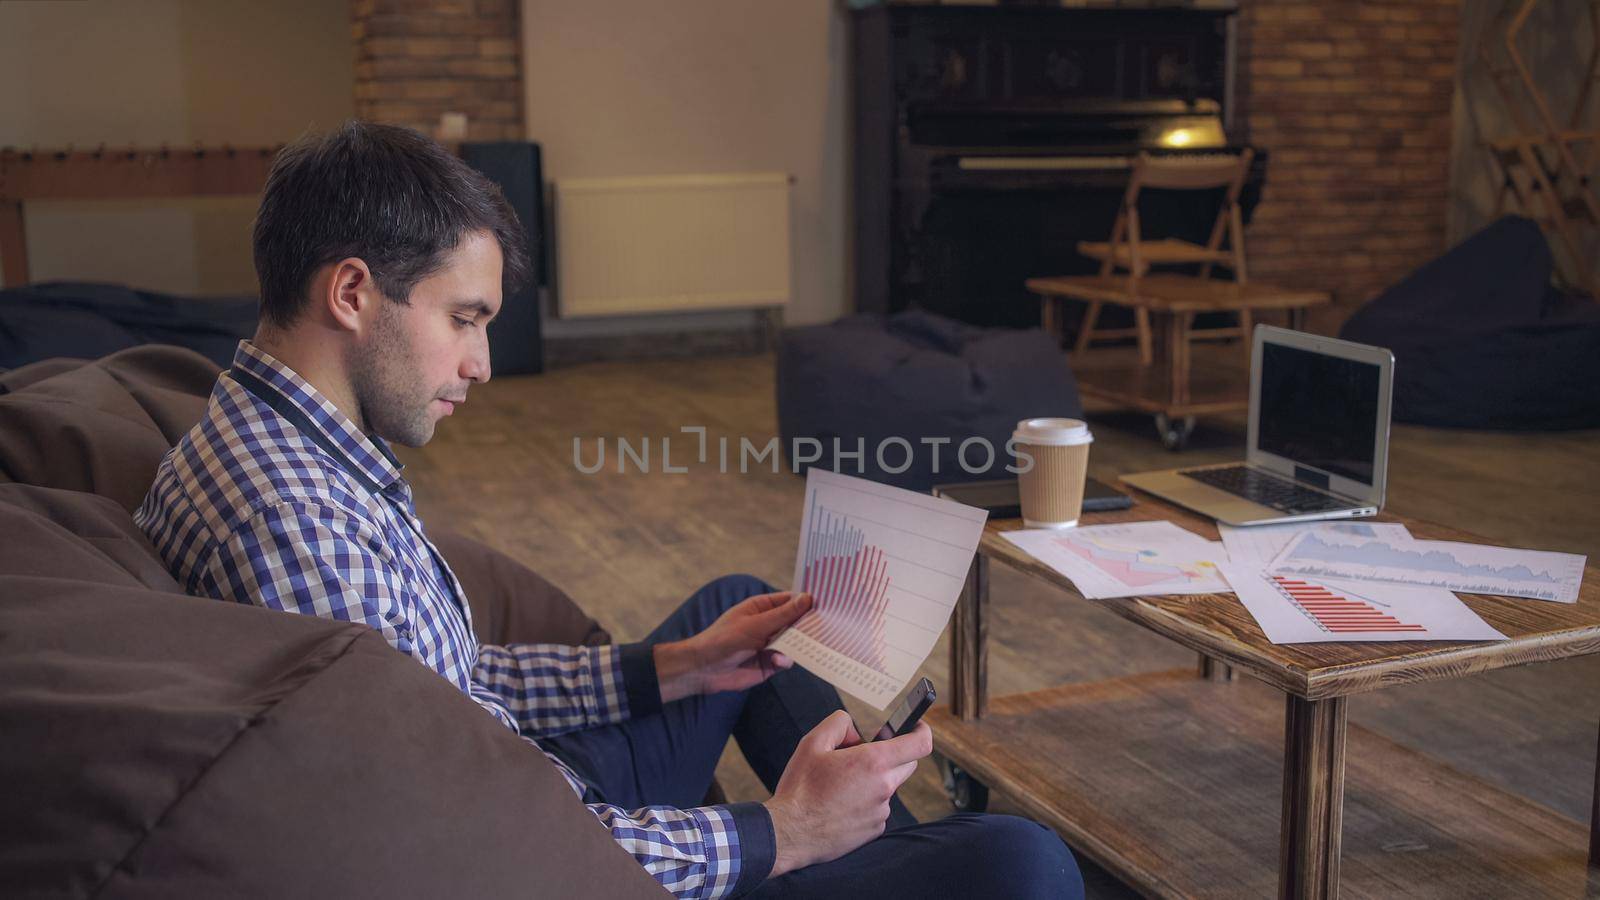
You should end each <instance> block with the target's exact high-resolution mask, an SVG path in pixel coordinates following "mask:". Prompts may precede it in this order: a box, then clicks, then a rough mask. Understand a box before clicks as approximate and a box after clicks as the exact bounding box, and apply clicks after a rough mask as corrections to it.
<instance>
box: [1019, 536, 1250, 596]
mask: <svg viewBox="0 0 1600 900" xmlns="http://www.w3.org/2000/svg"><path fill="white" fill-rule="evenodd" d="M1005 537H1006V539H1007V540H1009V541H1011V543H1013V544H1016V545H1017V546H1018V547H1021V548H1022V549H1023V550H1026V551H1027V552H1028V553H1029V555H1031V556H1033V557H1034V558H1035V559H1037V560H1039V561H1040V562H1042V563H1044V564H1045V565H1047V566H1049V567H1050V568H1052V569H1055V570H1056V571H1057V572H1060V573H1061V574H1063V575H1065V576H1067V577H1068V578H1070V579H1072V583H1073V585H1074V586H1076V587H1077V589H1078V592H1079V593H1081V594H1083V595H1084V596H1085V597H1088V598H1091V599H1102V598H1106V597H1140V596H1148V595H1153V594H1213V593H1231V592H1232V590H1233V589H1232V588H1230V587H1229V586H1228V582H1227V581H1225V580H1224V579H1223V577H1222V575H1221V574H1220V573H1218V571H1217V563H1218V562H1225V561H1226V560H1227V558H1228V555H1227V552H1226V551H1225V550H1224V549H1223V547H1222V544H1221V543H1219V542H1217V541H1208V540H1206V539H1205V538H1203V537H1200V536H1199V535H1197V534H1195V533H1194V532H1192V531H1185V530H1184V529H1182V528H1180V527H1178V526H1177V525H1174V524H1173V523H1171V522H1128V523H1126V524H1121V525H1080V526H1078V527H1077V528H1068V529H1063V530H1059V531H1056V530H1046V529H1024V530H1022V531H1008V532H1006V533H1005Z"/></svg>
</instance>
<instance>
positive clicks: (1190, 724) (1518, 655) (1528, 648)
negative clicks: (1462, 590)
mask: <svg viewBox="0 0 1600 900" xmlns="http://www.w3.org/2000/svg"><path fill="white" fill-rule="evenodd" d="M1136 498H1137V500H1136V503H1135V505H1134V506H1133V508H1132V509H1128V510H1124V511H1120V512H1115V513H1092V514H1086V515H1085V516H1084V517H1083V522H1084V524H1086V525H1093V524H1104V523H1112V522H1136V521H1145V520H1153V519H1167V520H1170V521H1172V522H1175V523H1177V524H1178V525H1180V526H1182V527H1184V528H1188V529H1189V530H1191V531H1194V532H1196V533H1198V534H1200V535H1203V536H1205V537H1207V538H1210V539H1216V538H1217V536H1218V535H1217V529H1216V526H1215V525H1214V524H1213V523H1212V522H1211V520H1209V519H1205V518H1202V517H1200V516H1197V515H1194V514H1192V513H1189V512H1187V511H1185V510H1182V509H1179V508H1177V507H1175V506H1172V505H1170V504H1168V503H1165V502H1164V501H1161V500H1159V499H1157V498H1154V497H1151V496H1149V495H1147V494H1137V493H1136ZM1378 518H1379V520H1380V521H1391V522H1404V523H1405V524H1406V525H1407V526H1408V527H1409V528H1410V529H1411V531H1412V533H1413V534H1414V535H1416V536H1417V537H1419V538H1430V539H1448V540H1468V541H1471V540H1474V538H1473V537H1472V536H1471V535H1468V534H1465V533H1463V532H1460V531H1456V530H1454V529H1450V528H1445V527H1441V526H1437V525H1431V524H1428V523H1425V522H1413V521H1410V520H1407V519H1404V518H1401V517H1397V516H1392V515H1383V516H1379V517H1378ZM1020 527H1021V522H1020V520H1014V519H1013V520H1003V521H994V522H990V523H989V525H988V526H987V528H986V529H985V531H984V535H983V540H982V542H981V543H980V545H979V550H978V558H977V559H976V560H975V561H974V563H973V567H972V570H971V572H970V573H969V574H968V580H967V587H966V590H965V591H964V592H963V594H962V597H961V600H960V602H959V603H958V604H957V607H956V611H955V615H954V619H953V624H952V632H951V645H950V679H951V686H950V693H951V696H950V701H951V702H950V705H949V706H947V707H939V708H936V709H935V710H934V711H932V712H930V713H929V722H930V723H931V724H932V725H933V729H934V743H935V748H936V750H937V751H938V752H939V753H940V754H942V755H943V756H944V757H945V758H946V759H948V760H949V761H950V762H951V763H953V764H954V765H955V766H956V767H957V768H958V771H960V772H962V773H963V777H970V778H974V779H977V780H978V781H979V782H981V783H983V784H986V785H988V786H989V787H992V788H994V789H996V790H998V791H1001V792H1003V793H1004V794H1005V795H1006V796H1007V797H1008V798H1010V799H1011V800H1012V801H1014V802H1015V804H1016V805H1017V806H1019V807H1020V808H1021V809H1022V810H1023V811H1025V812H1026V813H1027V814H1028V815H1030V816H1033V817H1034V818H1036V819H1038V820H1039V821H1041V822H1044V823H1046V824H1048V825H1050V826H1051V827H1053V828H1055V829H1056V830H1057V831H1058V832H1060V833H1061V834H1062V835H1063V836H1064V837H1065V838H1066V839H1067V841H1068V843H1070V844H1072V846H1073V847H1074V848H1075V849H1077V850H1078V851H1079V852H1081V853H1083V854H1084V855H1086V856H1088V857H1090V858H1092V859H1093V860H1094V861H1095V862H1097V863H1098V864H1100V865H1101V866H1102V867H1104V868H1105V869H1107V870H1108V871H1110V872H1111V873H1112V874H1113V875H1115V876H1116V877H1117V878H1119V879H1121V880H1122V881H1123V882H1125V883H1126V884H1128V885H1130V886H1132V887H1133V888H1135V889H1136V890H1138V891H1140V892H1141V893H1143V894H1146V895H1148V896H1155V897H1192V896H1211V897H1263V896H1270V895H1271V894H1272V893H1273V892H1274V891H1276V892H1277V894H1278V896H1280V897H1306V898H1313V897H1314V898H1324V897H1334V896H1338V895H1340V893H1341V888H1342V891H1343V893H1344V894H1345V895H1346V896H1351V897H1374V898H1388V897H1395V896H1401V895H1405V896H1421V895H1426V896H1444V897H1453V898H1458V897H1479V896H1493V897H1499V898H1508V897H1524V896H1526V897H1550V896H1567V897H1570V896H1582V895H1583V894H1584V891H1585V887H1586V885H1587V886H1588V889H1589V890H1590V891H1591V892H1594V891H1595V890H1596V885H1600V878H1597V877H1596V874H1595V873H1596V872H1597V871H1600V870H1597V869H1596V868H1595V867H1596V862H1597V860H1600V843H1597V841H1600V838H1597V835H1600V800H1597V801H1596V804H1595V807H1594V821H1593V822H1591V823H1590V827H1588V828H1585V827H1584V825H1583V824H1582V823H1579V822H1576V821H1573V820H1572V819H1569V818H1567V817H1565V816H1562V815H1560V814H1558V813H1556V812H1555V811H1553V810H1551V809H1549V808H1547V807H1545V806H1542V805H1540V804H1538V803H1535V802H1533V801H1530V800H1527V799H1524V798H1522V797H1520V796H1518V795H1516V794H1512V793H1508V792H1506V791H1504V790H1502V789H1500V788H1497V787H1495V786H1493V785H1490V784H1488V783H1486V782H1484V781H1482V780H1480V779H1478V778H1475V777H1473V776H1470V775H1467V774H1465V773H1462V772H1459V771H1457V770H1455V769H1452V768H1450V767H1449V766H1447V765H1445V764H1443V763H1442V762H1439V761H1437V760H1434V759H1431V758H1429V757H1427V756H1425V755H1424V754H1421V753H1419V752H1417V751H1415V750H1412V749H1409V748H1407V747H1405V746H1402V745H1400V744H1397V743H1395V742H1394V741H1391V740H1389V739H1387V738H1385V737H1383V736H1381V735H1379V734H1377V733H1376V732H1373V731H1369V730H1367V729H1365V728H1362V727H1361V726H1359V725H1349V724H1347V721H1346V698H1347V697H1349V696H1351V695H1353V694H1360V693H1364V692H1367V691H1378V690H1384V689H1386V688H1389V687H1393V686H1395V685H1401V684H1413V683H1418V682H1425V681H1436V680H1442V679H1448V678H1462V677H1465V676H1468V675H1473V674H1477V673H1479V672H1487V671H1490V670H1493V669H1499V668H1503V667H1506V666H1514V665H1525V664H1532V663H1542V662H1550V661H1553V660H1559V659H1566V658H1569V657H1574V656H1582V655H1586V654H1590V653H1596V652H1600V572H1597V571H1596V569H1595V566H1593V565H1590V566H1589V567H1588V569H1587V570H1586V572H1585V575H1584V582H1583V589H1582V592H1581V595H1580V597H1579V600H1578V602H1577V603H1576V604H1570V605H1569V604H1558V603H1547V602H1543V601H1539V600H1521V599H1513V598H1506V597H1491V596H1481V595H1475V594H1463V595H1461V596H1462V598H1463V600H1464V601H1465V602H1466V603H1467V605H1468V606H1470V607H1472V609H1473V610H1474V611H1476V612H1477V613H1478V614H1479V615H1481V616H1482V617H1483V618H1484V619H1485V620H1487V621H1488V622H1489V624H1491V625H1493V626H1494V627H1496V628H1498V629H1499V630H1500V631H1501V632H1502V633H1504V634H1506V635H1508V637H1509V640H1506V641H1501V642H1494V643H1449V642H1410V643H1373V642H1366V643H1346V644H1301V645H1283V646H1280V645H1275V644H1273V643H1272V642H1270V641H1268V640H1267V638H1266V636H1265V635H1263V634H1262V632H1261V629H1260V628H1259V627H1257V625H1256V623H1255V620H1254V619H1253V618H1251V616H1250V614H1249V612H1248V611H1246V610H1245V608H1244V606H1243V605H1242V604H1240V603H1239V601H1238V599H1237V598H1236V597H1235V596H1233V595H1232V594H1205V595H1199V596H1161V597H1139V598H1124V599H1114V600H1085V599H1084V598H1083V596H1082V595H1081V594H1079V593H1078V592H1077V591H1076V590H1075V589H1074V588H1073V587H1072V583H1071V582H1070V581H1069V580H1068V579H1066V578H1065V577H1064V576H1062V575H1060V574H1059V573H1057V572H1055V571H1054V570H1052V569H1050V568H1048V567H1047V566H1045V565H1044V564H1042V563H1040V562H1038V561H1037V560H1035V559H1034V558H1033V557H1031V556H1029V555H1027V554H1026V553H1024V552H1023V551H1022V550H1020V549H1018V548H1017V547H1016V546H1015V545H1013V544H1011V543H1010V542H1009V541H1007V540H1005V539H1004V538H1003V537H1002V536H1001V535H1002V533H1003V532H1005V531H1010V530H1013V529H1016V528H1020ZM1478 542H1479V543H1482V542H1483V541H1482V540H1481V539H1479V540H1478ZM993 562H999V563H1001V564H1003V565H1006V566H1010V567H1012V568H1014V569H1016V570H1018V571H1020V572H1022V573H1024V574H1026V575H1028V576H1030V577H1032V578H1037V579H1040V580H1042V581H1044V582H1046V583H1048V584H1050V585H1053V586H1055V587H1057V588H1059V589H1060V590H1061V592H1062V594H1063V595H1064V596H1063V598H1062V599H1063V602H1088V603H1094V604H1097V605H1099V606H1101V607H1103V608H1105V609H1108V610H1110V611H1111V612H1114V613H1116V614H1117V615H1119V616H1122V617H1123V618H1125V619H1129V620H1131V621H1133V622H1136V623H1138V624H1140V625H1142V626H1144V627H1146V628H1148V629H1150V630H1151V631H1154V632H1156V633H1157V634H1160V635H1162V636H1164V637H1166V638H1168V639H1169V640H1172V641H1175V642H1177V643H1179V644H1181V645H1183V646H1184V647H1187V648H1189V649H1192V650H1195V651H1196V652H1198V653H1199V654H1200V660H1201V662H1200V665H1199V671H1198V673H1196V672H1195V671H1193V670H1187V669H1185V670H1178V671H1169V672H1156V673H1150V674H1143V675H1136V676H1132V677H1127V678H1120V679H1113V680H1109V681H1100V682H1093V683H1087V684H1069V685H1063V686H1060V687H1054V688H1049V689H1046V690H1042V691H1034V692H1031V693H1024V694H1012V695H1008V696H1003V697H994V698H990V697H988V696H987V686H986V666H987V659H986V652H987V642H986V638H987V629H988V624H987V623H988V619H989V616H988V607H989V603H990V598H989V567H990V565H991V564H992V563H993ZM1071 651H1072V648H1071V647H1062V648H1061V652H1063V653H1070V652H1071ZM1234 671H1241V672H1243V673H1245V674H1247V675H1249V676H1252V677H1250V678H1234V677H1233V673H1234ZM1280 710H1281V713H1280ZM1596 772H1597V775H1600V765H1597V768H1596ZM1347 775H1348V781H1347ZM1341 875H1342V879H1341Z"/></svg>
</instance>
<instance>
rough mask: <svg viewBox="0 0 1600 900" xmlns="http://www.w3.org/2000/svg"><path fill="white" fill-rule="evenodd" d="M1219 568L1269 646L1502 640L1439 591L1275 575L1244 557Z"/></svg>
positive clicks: (1447, 593) (1448, 595)
mask: <svg viewBox="0 0 1600 900" xmlns="http://www.w3.org/2000/svg"><path fill="white" fill-rule="evenodd" d="M1221 568H1222V573H1223V575H1224V576H1226V577H1227V579H1228V583H1229V584H1231V585H1233V588H1234V591H1235V592H1236V593H1237V594H1238V595H1239V602H1241V603H1243V604H1244V606H1245V609H1248V610H1249V611H1250V615H1251V616H1253V617H1254V618H1255V620H1256V624H1258V625H1260V626H1261V630H1262V631H1263V632H1264V633H1265V634H1266V636H1267V639H1268V640H1270V641H1272V642H1273V643H1274V644H1314V643H1325V642H1329V641H1498V640H1504V639H1505V635H1503V634H1501V633H1500V632H1499V631H1496V630H1495V629H1494V628H1493V627H1492V626H1490V625H1489V623H1488V622H1485V621H1484V620H1483V619H1481V618H1479V617H1478V614H1477V613H1475V612H1473V611H1472V610H1471V608H1469V607H1468V606H1467V605H1466V604H1465V603H1463V602H1461V600H1460V598H1458V597H1457V596H1456V595H1455V594H1452V593H1450V592H1449V591H1447V590H1445V589H1444V588H1436V587H1417V586H1414V585H1402V584H1383V583H1378V582H1371V581H1365V582H1362V581H1345V580H1335V579H1331V578H1318V579H1316V580H1312V579H1309V578H1298V577H1294V576H1290V575H1273V574H1271V573H1268V572H1262V571H1261V570H1260V569H1258V568H1257V567H1256V566H1255V565H1254V564H1252V563H1248V562H1247V563H1224V564H1223V565H1222V566H1221Z"/></svg>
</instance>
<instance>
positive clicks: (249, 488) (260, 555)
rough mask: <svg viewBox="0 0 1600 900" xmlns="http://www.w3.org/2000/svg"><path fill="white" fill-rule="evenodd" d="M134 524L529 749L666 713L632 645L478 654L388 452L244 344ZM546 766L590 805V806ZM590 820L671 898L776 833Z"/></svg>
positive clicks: (751, 812) (751, 823)
mask: <svg viewBox="0 0 1600 900" xmlns="http://www.w3.org/2000/svg"><path fill="white" fill-rule="evenodd" d="M135 520H136V521H137V522H138V524H139V527H140V528H141V529H143V530H144V532H145V533H146V534H147V535H149V536H150V540H151V542H152V543H154V544H155V546H156V549H157V550H158V551H159V552H160V553H161V555H162V557H163V559H165V560H166V563H167V566H168V568H169V569H171V570H172V573H173V575H174V576H175V577H176V578H177V579H178V581H179V583H180V584H182V585H183V586H184V589H185V590H186V591H188V592H189V593H191V594H196V595H200V596H208V597H214V598H217V599H220V600H232V601H234V602H237V603H250V604H255V605H258V606H264V607H267V608H269V609H277V610H284V611H287V612H297V613H305V614H308V615H315V616H322V617H324V618H329V619H337V620H340V621H352V622H364V623H366V624H367V625H370V626H371V627H373V628H375V629H377V630H378V631H380V632H382V634H383V636H384V637H385V638H387V639H388V641H389V643H390V644H392V645H393V646H394V647H395V648H396V649H398V650H400V651H401V652H402V653H407V654H410V655H411V656H412V657H414V658H415V659H416V660H417V661H418V662H420V663H422V664H423V665H425V666H428V667H429V668H431V669H433V670H434V671H435V672H438V673H439V674H440V675H441V676H443V677H444V678H446V679H448V680H449V681H450V683H452V684H454V685H455V686H456V687H457V688H459V689H460V690H461V691H462V692H463V693H464V694H466V695H468V696H469V697H471V698H472V699H473V700H475V701H477V703H478V704H479V705H480V706H481V707H483V708H484V709H485V710H486V711H487V712H489V713H490V714H491V715H493V716H494V717H495V718H497V719H499V720H500V722H502V723H503V724H504V725H505V726H506V727H507V728H510V729H512V730H514V731H516V732H518V733H519V734H521V735H522V736H523V737H524V739H526V740H528V741H529V742H530V743H533V744H534V745H535V746H537V741H536V740H535V739H536V738H538V737H541V736H551V735H556V734H560V733H562V732H567V731H573V730H577V729H582V728H593V727H596V726H599V725H606V724H610V723H614V722H620V721H622V720H624V719H627V718H628V717H629V716H641V715H648V714H650V713H653V712H656V711H658V710H659V709H660V705H661V696H660V689H659V686H658V684H657V681H656V673H655V663H654V659H653V656H652V652H651V649H650V648H649V647H647V646H644V645H642V644H633V645H624V646H620V647H618V646H608V647H567V646H561V645H557V644H511V645H507V646H496V645H492V644H480V643H479V642H478V639H477V636H476V635H475V634H474V633H473V630H472V613H471V610H470V609H469V608H468V606H467V603H466V598H465V594H464V593H463V592H462V590H461V585H460V583H459V582H458V581H457V580H456V577H455V574H454V573H452V572H451V571H450V567H449V566H448V565H446V564H445V562H444V560H443V558H442V557H441V556H440V555H439V552H438V550H436V549H435V548H434V546H433V544H432V542H430V541H429V540H428V538H427V536H426V535H425V534H424V533H423V530H422V523H421V522H420V521H419V520H418V519H417V517H416V512H415V507H414V506H413V504H412V500H411V489H410V487H409V486H408V485H407V484H406V482H405V480H404V479H403V478H401V475H400V464H399V463H398V462H397V461H396V460H395V459H394V457H393V456H392V455H391V454H390V452H389V448H388V447H387V446H386V445H385V444H384V443H383V441H382V440H381V439H379V438H376V437H369V436H367V435H365V434H363V433H362V432H361V431H359V430H358V429H357V428H356V427H355V425H354V423H352V422H351V421H350V420H349V419H348V418H347V417H346V416H345V415H344V414H343V413H341V412H340V411H339V410H338V408H337V407H335V406H334V405H333V404H332V403H330V402H329V401H328V400H327V399H326V398H325V397H323V396H322V395H321V394H320V393H318V392H317V390H316V389H315V388H313V387H312V386H311V385H310V384H309V383H308V382H306V381H305V380H304V379H302V378H301V377H300V376H299V375H297V374H296V373H295V372H294V371H293V370H292V369H290V368H289V367H287V366H285V365H284V364H282V363H280V362H278V361H277V360H276V359H274V358H272V356H270V355H269V354H267V353H265V352H264V351H262V350H261V349H259V348H257V347H256V346H254V345H253V344H251V343H250V342H249V341H244V342H242V343H241V344H240V345H239V350H238V353H237V354H236V355H235V357H234V365H233V368H232V369H231V370H230V371H229V372H227V373H226V374H225V375H223V377H221V378H219V379H217V385H216V388H215V389H214V390H213V391H212V394H211V399H210V402H209V404H208V406H207V408H206V415H205V418H204V419H202V420H201V422H200V424H198V425H196V426H195V427H194V429H193V430H191V431H190V432H189V433H188V434H187V435H186V436H185V437H184V438H183V440H181V441H179V442H178V444H177V446H175V447H173V449H172V451H171V452H170V453H168V454H167V456H166V459H164V460H163V461H162V463H161V467H160V469H159V470H158V471H157V474H156V480H155V484H154V485H153V486H152V487H151V489H150V494H149V496H147V497H146V498H145V501H144V504H143V505H142V506H141V507H140V508H139V511H138V512H137V513H136V514H135ZM541 749H543V748H541ZM544 752H545V755H546V756H548V757H549V758H550V760H551V761H552V762H554V763H555V765H556V768H557V769H558V770H559V771H560V772H561V774H562V775H563V776H565V778H566V779H567V782H568V783H569V784H571V785H572V789H573V790H574V791H576V792H577V793H578V794H579V795H580V796H581V797H583V799H584V800H585V801H599V800H600V797H599V796H598V794H597V792H596V791H595V790H594V789H593V788H592V787H589V786H587V785H585V784H584V782H583V781H582V779H580V778H579V777H578V776H577V774H576V773H574V772H573V771H572V770H571V769H570V768H568V767H567V766H566V765H565V764H564V763H562V762H561V760H559V759H557V758H556V757H555V756H553V755H551V754H550V753H549V751H544ZM588 805H589V809H590V810H591V811H592V812H593V813H594V814H595V816H596V817H598V818H599V819H600V821H601V823H602V824H604V825H605V827H606V828H608V829H609V830H610V831H611V834H612V836H613V837H614V838H615V839H616V841H617V843H619V844H621V845H622V847H623V848H624V849H625V850H627V851H628V852H630V853H632V854H633V856H634V858H635V859H637V860H638V861H639V863H640V864H641V865H643V866H644V867H645V869H646V870H647V871H649V873H650V874H651V875H652V876H654V877H655V879H656V880H657V881H658V882H660V883H661V885H662V886H663V887H665V888H667V889H668V890H670V891H672V892H674V893H676V894H679V895H681V896H689V897H721V896H725V895H728V894H732V893H735V892H739V893H742V892H744V891H745V890H748V889H749V888H752V887H754V886H755V885H756V884H759V883H760V882H761V881H762V880H763V879H765V878H766V875H767V873H768V872H770V871H771V868H772V859H771V846H772V842H771V838H770V833H771V827H772V826H771V824H770V819H769V818H768V816H767V813H766V810H765V809H764V808H762V807H761V806H760V805H759V804H752V803H741V804H734V805H732V806H709V807H703V808H699V809H687V810H685V809H675V808H672V807H666V806H652V807H646V808H644V809H637V810H624V809H622V808H620V807H617V806H614V805H611V804H607V803H604V802H589V804H588ZM741 830H743V832H744V834H745V836H746V839H745V840H744V841H743V842H741V840H740V833H741ZM741 847H742V848H743V851H744V852H741Z"/></svg>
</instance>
